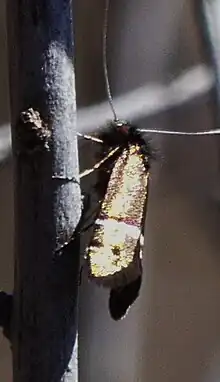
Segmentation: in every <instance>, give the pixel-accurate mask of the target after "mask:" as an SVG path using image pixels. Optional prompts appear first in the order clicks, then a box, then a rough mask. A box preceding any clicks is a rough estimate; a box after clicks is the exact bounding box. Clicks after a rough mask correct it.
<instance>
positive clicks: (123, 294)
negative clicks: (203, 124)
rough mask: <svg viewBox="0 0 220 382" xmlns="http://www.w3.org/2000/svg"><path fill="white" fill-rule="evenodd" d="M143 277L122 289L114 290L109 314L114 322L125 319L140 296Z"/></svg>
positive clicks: (110, 297) (111, 292)
mask: <svg viewBox="0 0 220 382" xmlns="http://www.w3.org/2000/svg"><path fill="white" fill-rule="evenodd" d="M141 281H142V275H140V276H139V277H138V278H137V279H136V280H134V281H132V282H130V283H129V284H127V285H125V286H124V287H121V288H116V289H112V290H111V291H110V296H109V312H110V315H111V317H112V318H113V320H116V321H118V320H120V319H121V318H123V317H124V316H125V315H126V313H127V310H128V309H129V308H130V306H131V305H132V304H133V302H134V301H135V300H136V298H137V297H138V296H139V292H140V288H141Z"/></svg>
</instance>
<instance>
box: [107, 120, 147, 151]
mask: <svg viewBox="0 0 220 382" xmlns="http://www.w3.org/2000/svg"><path fill="white" fill-rule="evenodd" d="M101 138H102V139H103V141H104V143H106V144H107V145H109V146H111V147H114V146H122V147H123V146H125V147H126V146H128V145H130V144H132V143H133V144H134V143H137V144H139V145H140V146H142V145H144V144H145V143H146V142H145V140H144V139H143V137H142V134H141V132H140V131H139V130H138V129H137V128H136V127H135V126H133V125H131V124H130V123H129V122H127V121H123V120H117V121H111V122H110V123H109V124H108V126H107V129H105V130H104V132H103V133H102V134H101Z"/></svg>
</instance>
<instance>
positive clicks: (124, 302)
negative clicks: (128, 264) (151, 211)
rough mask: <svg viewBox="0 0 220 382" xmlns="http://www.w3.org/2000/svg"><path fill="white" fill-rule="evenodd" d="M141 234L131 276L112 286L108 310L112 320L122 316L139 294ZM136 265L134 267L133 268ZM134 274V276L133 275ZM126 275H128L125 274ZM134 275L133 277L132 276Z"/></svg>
mask: <svg viewBox="0 0 220 382" xmlns="http://www.w3.org/2000/svg"><path fill="white" fill-rule="evenodd" d="M143 239H144V238H143V236H142V235H141V237H140V240H138V242H137V246H136V248H135V255H134V258H135V259H136V260H135V263H134V264H133V273H132V277H127V283H125V284H124V285H123V286H121V287H116V288H112V289H111V291H110V296H109V312H110V315H111V317H112V318H113V319H114V320H120V319H121V318H123V317H124V316H125V315H126V313H127V311H128V309H129V308H130V307H131V305H132V304H133V303H134V301H135V300H136V299H137V297H138V296H139V292H140V288H141V281H142V250H143ZM134 267H136V269H134ZM135 275H136V277H135ZM127 276H128V275H127ZM133 276H134V277H133Z"/></svg>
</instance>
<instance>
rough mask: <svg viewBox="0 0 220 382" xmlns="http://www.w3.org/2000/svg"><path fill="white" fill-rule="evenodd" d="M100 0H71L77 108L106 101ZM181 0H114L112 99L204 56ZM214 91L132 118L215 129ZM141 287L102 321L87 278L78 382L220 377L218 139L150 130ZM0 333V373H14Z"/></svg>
mask: <svg viewBox="0 0 220 382" xmlns="http://www.w3.org/2000/svg"><path fill="white" fill-rule="evenodd" d="M103 10H104V1H103V0H93V1H91V0H77V1H76V7H75V10H74V14H75V19H76V63H77V67H76V75H77V78H76V84H77V98H78V105H79V106H87V105H91V104H94V103H96V102H99V101H102V100H103V99H104V98H105V93H104V84H103V73H102V62H101V58H102V57H101V54H102V52H101V39H102V35H101V28H102V22H103ZM194 10H195V8H194V3H193V1H190V0H139V1H138V2H137V1H136V0H129V1H128V0H117V2H116V1H115V2H111V11H110V31H109V46H108V57H109V63H110V76H111V82H112V89H113V93H114V95H119V94H122V93H125V92H126V91H128V90H132V89H135V88H136V87H138V86H141V85H147V84H148V83H149V82H157V83H159V82H162V83H164V82H165V81H170V80H172V79H173V78H175V77H177V76H178V75H180V74H181V73H182V71H183V70H187V68H191V67H192V66H193V65H196V64H199V63H201V62H205V57H204V54H203V48H202V42H201V36H200V34H199V33H198V25H197V22H196V21H197V20H196V17H195V12H194ZM0 21H1V22H0V52H1V55H0V58H1V59H0V125H2V126H4V125H5V124H6V123H8V122H9V112H8V103H7V102H8V81H7V75H8V73H7V53H6V31H5V2H4V1H3V0H2V1H1V2H0ZM213 121H214V119H213V103H212V94H211V93H210V94H207V95H204V96H201V97H199V98H197V99H196V100H193V101H191V102H190V103H188V104H185V105H183V106H181V107H178V108H175V109H173V110H170V111H167V112H164V113H161V114H160V115H158V116H155V117H151V118H148V119H145V120H144V119H143V118H142V119H141V120H140V121H139V125H140V126H141V127H143V128H147V127H149V128H161V129H176V130H185V131H195V130H204V129H209V128H213V127H214V124H213ZM152 144H153V145H154V146H155V147H156V149H157V150H158V152H159V157H158V160H157V161H155V162H154V163H153V166H152V174H151V187H150V198H149V204H148V206H149V208H148V214H147V220H146V235H145V237H146V240H145V243H146V250H145V256H144V283H143V286H142V289H141V295H140V298H139V299H138V300H137V302H136V304H135V305H134V306H133V308H132V309H131V310H130V312H129V315H128V316H127V318H126V319H124V320H123V321H122V322H119V323H115V322H113V321H111V319H110V318H109V316H108V312H107V293H106V291H103V290H99V289H98V288H96V287H93V286H91V285H90V284H89V285H88V284H87V283H84V284H83V286H82V288H81V290H80V295H81V300H80V344H79V345H80V381H82V382H103V381H106V382H145V381H152V382H176V381H178V382H186V381H187V382H217V381H218V380H219V379H220V366H219V364H220V298H219V294H220V235H219V227H220V170H219V163H218V155H219V153H218V150H219V138H218V137H200V138H194V137H189V138H188V137H187V138H186V137H173V136H171V137H167V136H166V137H161V136H157V137H155V136H154V137H152ZM12 186H13V182H12V166H11V163H7V164H5V165H4V166H1V167H0V211H1V215H0V216H1V218H0V225H1V226H0V242H1V252H0V287H1V288H2V289H6V290H7V291H8V290H11V289H12V280H13V258H12V248H13V243H12V240H13V190H12ZM10 362H11V360H10V351H9V346H8V344H7V342H6V341H5V340H4V339H3V336H1V337H0V381H3V382H4V381H5V382H8V381H11V378H12V377H11V363H10Z"/></svg>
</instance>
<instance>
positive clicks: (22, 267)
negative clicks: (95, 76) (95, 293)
mask: <svg viewBox="0 0 220 382" xmlns="http://www.w3.org/2000/svg"><path fill="white" fill-rule="evenodd" d="M71 8H72V4H71V1H69V0H46V1H45V0H8V9H7V11H8V36H9V37H8V39H9V61H10V93H11V122H12V146H13V159H14V179H15V285H14V304H13V317H12V333H11V337H12V349H13V371H14V382H21V381H22V382H30V381H32V382H59V381H71V382H73V381H74V382H75V381H77V367H76V353H74V354H75V357H74V356H73V349H74V344H75V340H76V333H77V318H76V316H77V315H76V313H77V308H76V305H77V289H78V268H79V240H78V235H75V238H74V239H72V240H70V238H71V235H72V233H73V232H74V231H75V229H76V227H77V224H78V222H79V218H80V213H81V198H80V188H79V185H78V183H77V182H76V181H75V179H78V152H77V141H76V131H75V127H76V108H75V83H74V67H73V33H72V30H73V29H72V28H73V25H72V13H71ZM69 240H70V242H69ZM68 242H69V244H67V245H65V243H68Z"/></svg>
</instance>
